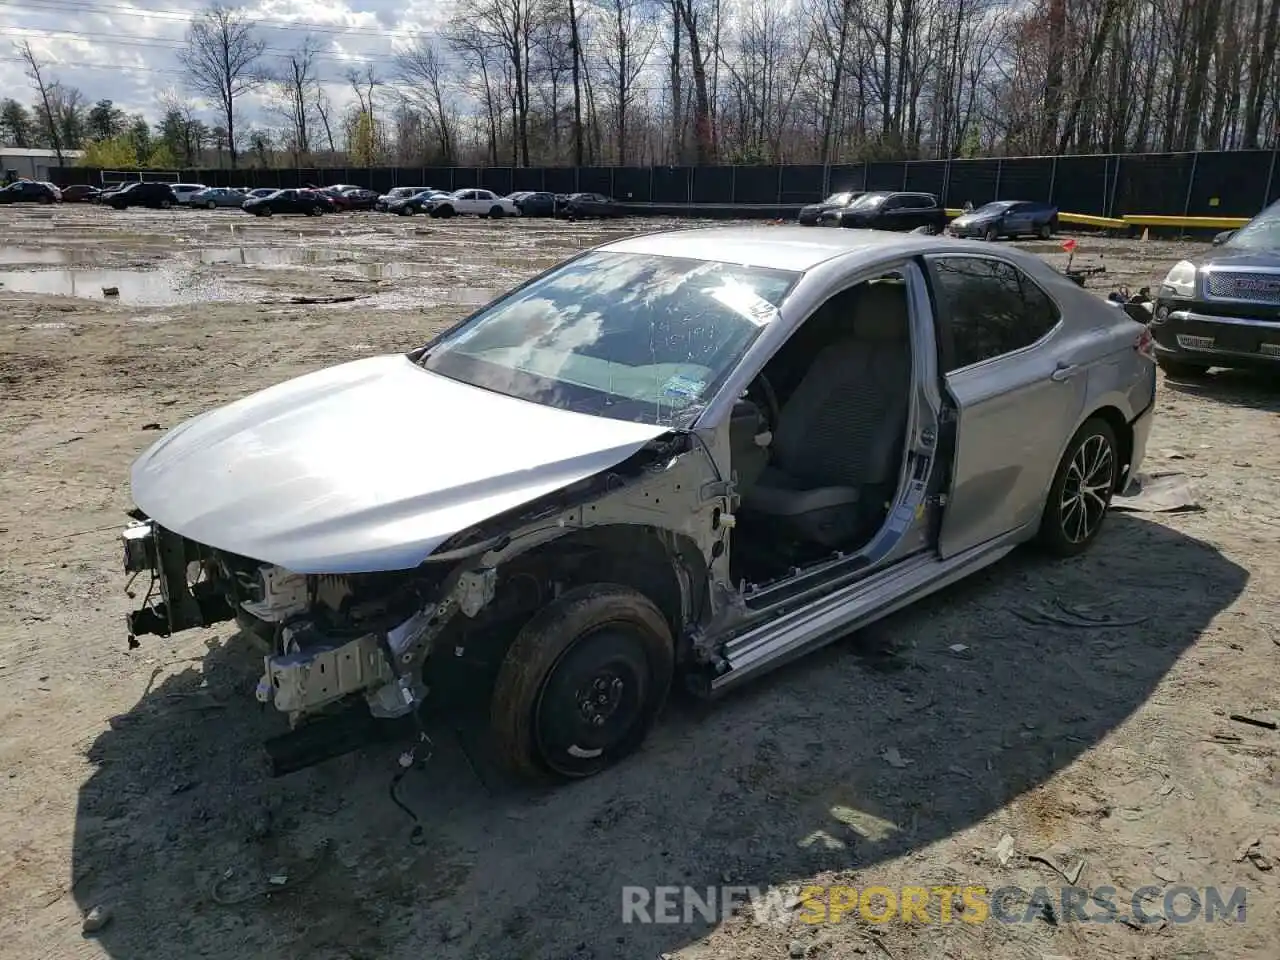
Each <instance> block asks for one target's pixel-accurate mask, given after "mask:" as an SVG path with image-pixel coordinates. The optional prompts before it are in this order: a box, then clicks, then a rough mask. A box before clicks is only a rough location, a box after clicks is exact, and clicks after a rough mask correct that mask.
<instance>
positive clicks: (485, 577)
mask: <svg viewBox="0 0 1280 960" xmlns="http://www.w3.org/2000/svg"><path fill="white" fill-rule="evenodd" d="M693 449H695V448H694V447H693V446H692V445H691V444H690V441H689V439H688V437H687V435H679V434H668V435H666V436H664V437H663V438H660V439H658V440H655V441H653V442H651V443H649V444H646V445H645V446H644V447H643V448H642V449H641V450H640V451H638V452H637V453H636V454H634V455H633V456H632V457H630V458H628V459H627V460H625V461H623V462H622V463H618V464H616V465H615V466H613V467H611V468H608V469H606V470H604V471H601V472H599V473H596V474H593V475H592V476H590V477H587V478H584V479H583V480H581V481H578V482H575V483H571V484H569V485H568V486H566V487H563V488H561V489H559V490H557V491H555V492H553V493H551V494H547V495H545V496H543V497H539V498H537V499H535V500H533V501H531V502H529V503H526V504H524V505H522V506H520V507H518V508H516V509H513V510H511V511H506V512H503V513H499V514H498V515H495V516H493V517H491V518H489V519H488V520H486V521H484V522H482V523H480V524H478V525H475V526H472V527H469V528H467V529H466V530H463V531H461V532H459V533H458V534H456V535H455V536H453V537H450V538H448V539H447V540H446V541H444V542H442V543H441V544H440V545H439V546H438V547H437V548H436V549H435V550H433V551H432V552H431V553H430V554H429V555H428V556H426V557H425V558H423V560H422V561H421V562H420V563H418V564H417V565H416V566H414V567H411V568H408V569H396V570H386V571H381V572H373V573H343V574H302V573H296V572H293V571H290V570H287V569H285V568H284V567H282V566H279V565H275V564H271V563H264V562H261V561H258V560H255V559H252V558H248V557H244V556H240V555H237V554H234V553H231V552H228V551H226V550H222V549H217V548H212V547H209V546H207V545H204V544H200V543H197V542H195V541H193V540H191V539H189V538H187V537H184V536H182V535H181V534H179V533H176V532H174V531H172V530H169V529H166V528H165V527H164V526H162V525H161V524H160V523H158V522H157V521H155V520H154V519H151V518H149V517H147V516H145V515H144V514H143V513H142V512H141V511H136V512H135V513H134V516H135V522H133V523H132V524H130V525H129V526H128V527H127V528H126V529H125V530H124V531H123V534H122V536H123V542H124V566H125V570H126V572H127V573H129V574H130V575H131V576H132V577H133V578H135V579H136V578H139V577H142V576H147V577H149V578H150V582H149V584H148V587H147V589H146V591H145V594H143V597H142V603H141V607H140V609H138V610H136V611H134V612H132V613H130V614H129V616H128V632H129V644H130V646H131V647H136V646H137V645H138V639H137V638H138V637H140V636H143V635H146V634H154V635H158V636H162V637H167V636H170V635H172V634H174V633H178V632H181V631H183V630H188V629H192V628H197V627H208V626H211V625H213V624H216V623H219V622H225V621H230V620H234V621H235V622H236V623H237V625H238V626H239V628H240V630H241V631H242V633H244V634H247V635H248V636H249V637H251V638H253V639H254V640H256V641H257V642H258V644H259V645H261V647H262V648H263V653H264V657H263V672H262V676H261V679H260V681H259V683H258V686H257V699H258V700H259V701H260V702H262V703H263V704H268V703H269V704H271V705H273V706H274V707H275V708H276V710H278V711H280V712H281V713H284V714H285V715H287V717H288V718H289V721H290V727H291V732H290V733H289V734H286V735H285V737H283V738H277V741H269V742H268V744H267V747H268V754H269V756H270V757H271V759H272V761H273V765H274V769H275V772H277V773H284V772H289V771H291V770H295V769H300V768H301V767H304V766H309V765H311V764H313V763H316V762H319V761H320V760H323V759H327V758H328V757H331V756H336V755H338V754H340V753H344V752H347V751H349V750H352V749H356V748H358V747H359V746H361V745H362V744H363V743H366V742H368V740H369V739H371V738H376V737H379V736H383V735H385V733H386V731H385V730H378V731H375V730H374V729H373V728H374V727H376V726H379V725H378V724H377V723H375V722H374V721H380V720H392V719H396V718H405V720H406V721H409V720H410V719H411V720H412V722H413V723H417V722H418V708H419V707H420V706H421V705H422V704H423V703H424V702H425V701H426V699H427V696H428V689H427V685H428V684H430V685H431V686H432V688H433V690H434V691H435V692H433V694H432V701H433V702H449V701H452V700H453V699H454V698H455V697H461V698H462V699H463V700H464V702H466V701H468V699H469V697H470V687H469V686H468V685H467V684H463V683H456V682H455V680H456V679H457V678H458V677H464V678H465V679H467V680H470V679H471V678H472V677H477V678H482V677H483V676H484V675H485V671H486V670H488V669H490V668H491V667H492V666H493V665H494V662H495V659H500V658H501V652H502V650H503V648H504V647H505V644H506V643H507V642H509V641H510V639H511V638H512V637H513V636H514V635H515V633H516V632H518V630H519V627H520V626H521V625H522V624H523V623H524V622H525V621H527V619H528V618H529V617H530V616H532V614H533V613H534V612H536V611H537V610H538V609H539V608H540V607H542V606H544V605H545V604H546V603H549V602H550V601H551V599H552V598H554V597H555V596H557V595H559V594H560V592H562V591H563V590H564V589H568V588H570V587H571V586H573V585H574V584H575V583H578V582H589V581H591V580H592V579H595V578H597V577H599V576H605V575H607V577H608V578H609V579H613V580H625V578H626V577H627V576H628V575H629V574H631V573H633V572H634V569H635V568H638V566H639V562H638V559H637V556H636V555H635V553H634V550H635V548H636V546H637V540H636V536H637V535H638V534H639V532H640V531H641V528H643V529H650V530H659V529H660V528H662V527H663V526H664V525H665V521H667V520H668V519H669V517H670V516H671V515H672V512H673V511H674V514H675V515H676V516H679V517H681V518H682V519H684V521H685V522H686V523H687V524H688V525H689V529H688V531H687V533H683V537H684V540H683V541H682V540H681V539H680V536H681V535H679V534H677V533H676V531H668V532H667V533H665V534H662V535H660V536H657V537H656V539H655V541H654V542H659V543H664V544H666V545H667V548H664V549H662V550H660V551H659V552H660V553H661V554H663V555H664V556H668V557H673V558H674V557H675V556H676V555H677V554H678V553H679V549H680V548H678V543H680V542H684V543H687V545H688V546H687V551H688V552H687V556H686V559H684V560H680V561H679V562H678V563H677V562H672V563H666V561H665V560H664V561H662V563H660V564H657V566H661V567H663V568H664V569H666V570H667V571H668V572H669V573H670V576H671V579H672V582H673V583H676V584H677V586H676V588H675V589H673V590H672V591H669V593H670V595H671V597H672V607H673V619H675V620H677V621H681V622H686V623H687V622H689V621H690V620H692V619H693V617H692V611H691V610H689V609H683V608H684V607H687V605H688V604H691V603H692V602H693V597H694V595H695V594H696V593H697V592H698V591H697V588H695V587H694V584H695V583H700V582H703V578H704V576H705V573H704V572H703V570H704V567H703V566H702V565H703V564H704V562H706V561H710V560H711V558H712V555H713V547H714V546H715V543H716V542H718V541H719V540H720V539H721V538H722V537H723V526H721V527H720V528H719V529H717V526H716V524H715V523H714V522H710V521H707V522H703V521H701V520H700V519H699V518H700V517H701V515H703V514H706V516H707V517H708V518H710V517H711V515H712V514H713V513H715V514H716V515H717V516H719V515H720V513H721V512H723V513H727V508H728V500H727V497H728V494H729V490H728V488H726V489H723V490H722V489H720V488H719V487H718V486H716V485H712V486H705V485H704V482H703V481H704V480H705V478H706V475H707V473H708V472H709V469H710V468H709V465H708V464H709V461H707V459H706V452H705V450H701V449H700V450H699V452H698V453H696V454H695V455H694V456H693V457H692V458H690V457H688V456H687V454H688V453H689V452H691V451H692V450H693ZM646 524H647V525H648V526H645V525H646ZM637 525H639V526H637ZM629 531H633V532H629ZM629 548H630V555H628V550H629ZM722 550H723V547H721V548H720V551H718V552H716V554H715V556H717V557H719V556H720V555H721V552H722ZM606 556H609V557H612V558H614V559H613V563H614V565H613V567H611V568H608V569H604V568H602V566H601V562H602V558H604V557H606ZM721 562H723V560H722V561H721ZM686 567H689V568H690V569H686ZM692 568H698V569H697V572H694V570H693V569H692ZM139 593H141V591H132V592H131V593H130V596H137V595H138V594H139ZM446 630H447V631H449V633H448V634H447V635H445V636H442V635H444V634H445V631H446ZM458 671H460V673H459V672H458ZM338 718H345V721H352V722H354V723H355V724H356V726H357V727H359V728H360V729H361V730H363V731H364V732H363V733H361V734H359V735H352V734H351V733H350V723H347V729H346V730H343V729H339V728H338V726H336V724H337V723H338ZM326 725H329V726H326ZM381 726H383V727H386V726H388V725H386V724H382V725H381ZM393 726H398V725H393ZM419 732H421V731H420V730H419Z"/></svg>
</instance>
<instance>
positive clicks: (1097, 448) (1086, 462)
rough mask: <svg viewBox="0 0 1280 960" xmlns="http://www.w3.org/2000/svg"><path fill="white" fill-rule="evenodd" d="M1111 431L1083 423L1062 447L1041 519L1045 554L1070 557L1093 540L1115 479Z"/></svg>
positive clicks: (1116, 459)
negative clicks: (1046, 551) (1064, 451)
mask: <svg viewBox="0 0 1280 960" xmlns="http://www.w3.org/2000/svg"><path fill="white" fill-rule="evenodd" d="M1118 449H1119V448H1118V446H1117V443H1116V435H1115V431H1114V430H1112V429H1111V425H1110V424H1108V423H1107V422H1106V421H1105V420H1103V419H1101V418H1094V419H1090V420H1086V421H1085V423H1084V425H1083V426H1081V427H1080V429H1079V430H1077V431H1076V435H1075V436H1074V437H1072V438H1071V442H1070V443H1069V444H1067V450H1066V453H1064V454H1063V455H1062V461H1061V462H1060V463H1059V464H1058V471H1057V473H1056V474H1054V477H1053V485H1052V486H1050V488H1049V498H1048V500H1047V501H1046V502H1045V506H1044V513H1043V515H1042V516H1041V519H1040V534H1039V539H1040V543H1041V545H1042V546H1044V547H1045V548H1046V549H1047V550H1048V551H1049V552H1050V553H1052V554H1055V555H1057V556H1060V557H1070V556H1075V555H1076V554H1078V553H1081V552H1082V551H1084V550H1085V549H1087V548H1088V546H1089V544H1091V543H1093V541H1094V540H1095V539H1096V538H1097V536H1098V532H1099V531H1100V530H1101V529H1102V524H1103V521H1104V520H1105V519H1106V517H1107V511H1108V510H1109V509H1110V508H1111V496H1112V494H1114V493H1115V488H1116V482H1117V480H1118V479H1119V476H1120V467H1121V464H1120V459H1119V452H1118Z"/></svg>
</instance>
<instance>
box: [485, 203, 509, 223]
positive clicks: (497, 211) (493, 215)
mask: <svg viewBox="0 0 1280 960" xmlns="http://www.w3.org/2000/svg"><path fill="white" fill-rule="evenodd" d="M506 212H507V211H505V210H503V209H502V208H501V207H500V206H498V205H497V204H494V205H493V206H492V207H490V208H489V219H490V220H501V219H502V217H503V214H505V213H506Z"/></svg>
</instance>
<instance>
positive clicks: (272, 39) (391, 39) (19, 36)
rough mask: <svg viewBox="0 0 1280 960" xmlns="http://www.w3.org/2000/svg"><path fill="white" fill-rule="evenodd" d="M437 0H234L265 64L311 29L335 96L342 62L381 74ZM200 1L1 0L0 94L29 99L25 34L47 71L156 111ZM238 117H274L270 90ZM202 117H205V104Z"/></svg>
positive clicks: (175, 83) (343, 85)
mask: <svg viewBox="0 0 1280 960" xmlns="http://www.w3.org/2000/svg"><path fill="white" fill-rule="evenodd" d="M440 2H441V0H409V2H407V3H405V2H398V0H345V2H342V0H339V2H336V3H322V2H319V0H258V2H256V3H252V4H249V5H244V6H242V7H241V9H242V10H243V11H244V12H245V13H246V14H247V15H249V16H250V17H252V18H254V19H256V20H257V22H258V25H257V28H256V29H257V30H258V35H259V36H260V37H261V39H262V40H263V42H264V43H265V44H266V46H267V51H266V53H265V54H264V56H263V65H264V66H267V67H270V66H272V65H274V64H275V63H276V62H279V61H281V60H282V59H283V58H284V57H285V56H286V55H287V54H288V53H289V52H290V51H291V50H294V49H296V48H297V47H299V46H300V45H301V43H302V42H303V40H304V38H305V37H306V36H308V35H310V36H312V37H313V38H314V39H315V41H317V43H318V44H319V46H320V48H321V54H320V55H319V56H318V57H317V59H316V69H317V72H318V74H319V77H320V79H321V80H322V81H323V82H324V83H325V84H326V89H327V92H328V93H329V96H330V98H331V99H332V100H333V101H334V102H335V103H336V104H338V105H342V104H345V103H346V102H348V101H349V99H350V98H351V93H350V90H349V87H348V84H347V82H346V80H345V74H346V72H347V71H348V70H349V69H351V68H353V67H354V68H356V69H359V70H361V71H363V70H364V68H365V67H366V66H367V65H368V64H370V63H372V64H373V65H374V66H375V69H376V70H377V72H378V74H379V75H380V76H382V77H383V78H389V75H390V73H391V71H392V58H393V56H394V51H395V50H396V49H400V48H402V47H403V46H404V45H405V44H406V43H408V42H412V41H413V40H414V39H416V38H417V37H418V36H420V35H423V34H426V35H432V34H434V33H435V32H436V31H438V30H439V25H440V23H441V22H442V20H443V17H444V13H443V11H442V8H441V6H440ZM205 5H206V4H205V3H203V2H201V3H193V2H191V0H20V2H19V3H17V4H4V5H0V97H7V96H12V97H14V98H15V99H17V100H19V101H22V102H24V103H30V102H31V100H32V99H33V98H34V91H33V90H32V89H31V85H30V83H29V82H28V80H27V78H26V76H25V73H24V69H23V65H22V64H21V63H20V62H17V52H16V50H15V45H16V44H20V43H22V42H23V41H24V40H29V41H30V43H31V48H32V50H34V51H35V53H36V55H37V56H38V57H40V58H41V59H42V61H43V62H44V64H45V65H46V67H47V70H48V74H49V77H50V78H53V79H57V80H59V81H61V82H62V83H65V84H69V85H71V86H75V87H78V88H79V89H80V90H81V91H82V92H83V93H84V95H85V97H86V98H87V99H88V100H90V101H96V100H100V99H103V98H108V99H111V100H113V101H115V103H116V105H117V106H119V107H120V108H121V109H123V110H125V111H127V112H129V113H144V114H146V115H147V117H148V118H149V119H151V120H155V119H156V114H157V111H158V105H157V98H158V96H159V94H160V93H161V92H162V91H165V90H169V89H176V90H178V91H180V92H184V93H185V85H184V77H183V71H182V53H183V41H184V36H185V34H186V31H187V28H188V25H189V23H190V21H191V19H192V18H193V17H195V16H197V15H198V14H199V12H200V10H201V9H203V7H204V6H205ZM242 102H243V108H242V109H243V117H242V118H240V123H241V124H242V125H245V126H247V125H249V124H253V123H263V124H268V125H270V124H274V123H276V122H277V121H276V120H275V118H273V117H271V116H270V113H269V106H270V99H269V95H268V94H266V93H265V92H264V93H259V94H255V95H252V96H249V97H246V98H245V99H244V101H242ZM208 119H210V120H212V119H213V117H212V114H211V113H210V115H209V117H208Z"/></svg>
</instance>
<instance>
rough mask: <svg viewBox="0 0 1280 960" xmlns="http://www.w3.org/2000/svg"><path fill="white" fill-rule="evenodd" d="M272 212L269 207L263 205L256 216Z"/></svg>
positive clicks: (263, 215) (266, 215)
mask: <svg viewBox="0 0 1280 960" xmlns="http://www.w3.org/2000/svg"><path fill="white" fill-rule="evenodd" d="M273 212H274V211H273V210H272V209H271V208H270V207H263V208H262V209H261V210H259V211H258V216H260V217H269V216H271V214H272V213H273Z"/></svg>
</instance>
